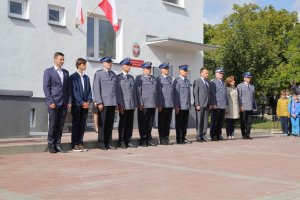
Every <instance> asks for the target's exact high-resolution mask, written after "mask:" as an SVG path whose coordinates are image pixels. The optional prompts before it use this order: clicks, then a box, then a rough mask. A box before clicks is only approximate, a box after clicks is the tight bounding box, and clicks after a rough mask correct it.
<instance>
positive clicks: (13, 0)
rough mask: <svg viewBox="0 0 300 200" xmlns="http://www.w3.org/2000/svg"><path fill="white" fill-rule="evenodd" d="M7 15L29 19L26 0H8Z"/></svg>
mask: <svg viewBox="0 0 300 200" xmlns="http://www.w3.org/2000/svg"><path fill="white" fill-rule="evenodd" d="M8 11H9V12H8V16H9V17H13V18H18V19H26V20H28V19H29V15H28V13H29V12H28V1H27V0H9V1H8Z"/></svg>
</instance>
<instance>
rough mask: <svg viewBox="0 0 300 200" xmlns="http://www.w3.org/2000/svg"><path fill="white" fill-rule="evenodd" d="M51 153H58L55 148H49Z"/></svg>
mask: <svg viewBox="0 0 300 200" xmlns="http://www.w3.org/2000/svg"><path fill="white" fill-rule="evenodd" d="M49 153H57V151H56V150H55V148H54V147H49Z"/></svg>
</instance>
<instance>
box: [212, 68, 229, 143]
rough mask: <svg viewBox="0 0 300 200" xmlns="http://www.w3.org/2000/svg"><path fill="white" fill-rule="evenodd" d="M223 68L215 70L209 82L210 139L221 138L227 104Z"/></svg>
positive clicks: (216, 139)
mask: <svg viewBox="0 0 300 200" xmlns="http://www.w3.org/2000/svg"><path fill="white" fill-rule="evenodd" d="M224 72H225V71H224V69H223V68H222V67H220V68H217V69H216V70H215V79H213V80H212V81H211V83H210V102H211V109H212V111H211V126H210V137H211V140H212V141H218V140H223V137H222V127H223V123H224V117H225V108H226V105H227V93H226V85H225V84H224V81H223V77H224Z"/></svg>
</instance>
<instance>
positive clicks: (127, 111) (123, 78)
mask: <svg viewBox="0 0 300 200" xmlns="http://www.w3.org/2000/svg"><path fill="white" fill-rule="evenodd" d="M130 64H131V63H130V58H125V59H123V60H122V61H121V62H120V65H121V66H122V72H121V73H120V74H118V75H117V103H118V108H119V117H120V119H119V127H118V131H119V147H121V148H123V149H126V148H127V147H137V146H136V145H134V144H132V143H131V137H132V129H133V117H134V110H135V108H136V106H137V104H136V92H135V85H134V78H133V76H132V75H130V74H129V71H130Z"/></svg>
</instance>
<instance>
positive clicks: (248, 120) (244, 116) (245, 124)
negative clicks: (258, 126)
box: [240, 110, 253, 137]
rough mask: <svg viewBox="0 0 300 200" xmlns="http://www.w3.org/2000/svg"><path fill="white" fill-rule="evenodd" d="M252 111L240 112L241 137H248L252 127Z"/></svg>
mask: <svg viewBox="0 0 300 200" xmlns="http://www.w3.org/2000/svg"><path fill="white" fill-rule="evenodd" d="M252 114H253V111H252V110H245V111H244V112H240V119H241V132H242V136H243V137H247V136H250V131H251V125H252Z"/></svg>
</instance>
